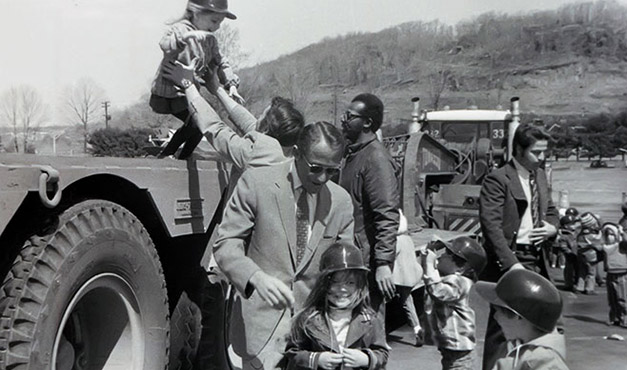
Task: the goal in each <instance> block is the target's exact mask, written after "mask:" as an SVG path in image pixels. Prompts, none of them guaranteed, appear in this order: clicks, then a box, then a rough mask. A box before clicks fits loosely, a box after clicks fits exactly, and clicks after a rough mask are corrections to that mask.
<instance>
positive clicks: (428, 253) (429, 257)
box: [420, 248, 438, 272]
mask: <svg viewBox="0 0 627 370" xmlns="http://www.w3.org/2000/svg"><path fill="white" fill-rule="evenodd" d="M420 254H421V255H422V259H421V262H422V270H423V271H425V272H426V271H427V269H428V268H432V269H434V270H435V269H436V268H437V267H438V255H437V254H435V252H434V251H432V250H431V249H428V248H425V249H423V250H421V251H420Z"/></svg>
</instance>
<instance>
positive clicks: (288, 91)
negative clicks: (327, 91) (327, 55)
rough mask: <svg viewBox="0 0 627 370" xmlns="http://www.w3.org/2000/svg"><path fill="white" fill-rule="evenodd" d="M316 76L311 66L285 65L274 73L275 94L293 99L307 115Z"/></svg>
mask: <svg viewBox="0 0 627 370" xmlns="http://www.w3.org/2000/svg"><path fill="white" fill-rule="evenodd" d="M315 74H316V73H315V70H314V69H313V68H312V67H310V66H303V65H298V64H297V63H296V62H294V63H291V64H289V65H284V66H282V67H281V68H280V69H276V70H275V71H274V75H273V76H274V81H275V83H276V91H275V93H276V94H277V95H280V96H283V97H286V98H288V99H291V100H292V101H293V102H294V104H296V106H299V107H302V109H303V110H304V111H305V112H304V113H305V114H306V113H307V110H308V107H309V99H310V97H311V92H312V88H311V86H313V85H314V82H315Z"/></svg>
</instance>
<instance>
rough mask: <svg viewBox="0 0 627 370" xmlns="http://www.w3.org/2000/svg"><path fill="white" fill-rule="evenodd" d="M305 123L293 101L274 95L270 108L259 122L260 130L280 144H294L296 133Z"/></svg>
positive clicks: (296, 137)
mask: <svg viewBox="0 0 627 370" xmlns="http://www.w3.org/2000/svg"><path fill="white" fill-rule="evenodd" d="M304 125H305V119H304V118H303V115H302V113H300V112H299V111H298V109H296V108H294V103H292V102H291V101H290V100H288V99H285V98H282V97H280V96H275V97H274V98H272V103H271V104H270V109H269V110H268V113H267V114H266V115H265V117H264V118H263V119H262V120H261V121H260V122H259V129H260V131H262V132H264V133H265V134H266V135H268V136H271V137H273V138H275V139H277V140H278V142H279V143H281V145H282V146H292V145H294V144H296V140H297V139H298V133H299V132H300V130H301V129H302V128H303V126H304Z"/></svg>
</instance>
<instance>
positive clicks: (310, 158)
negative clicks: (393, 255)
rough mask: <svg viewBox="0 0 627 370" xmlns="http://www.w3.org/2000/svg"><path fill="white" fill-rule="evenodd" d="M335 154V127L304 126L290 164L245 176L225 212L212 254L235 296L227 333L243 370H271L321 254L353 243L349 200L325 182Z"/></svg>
mask: <svg viewBox="0 0 627 370" xmlns="http://www.w3.org/2000/svg"><path fill="white" fill-rule="evenodd" d="M343 153H344V140H343V138H342V134H341V133H340V132H339V130H338V129H337V128H335V127H334V126H333V125H331V124H329V123H326V122H317V123H314V124H310V125H307V126H305V127H304V128H303V130H302V132H301V134H300V135H299V138H298V141H297V145H296V147H295V151H294V160H293V161H288V162H286V163H281V164H277V165H273V166H267V167H262V168H250V169H248V170H246V171H245V172H244V174H243V175H242V177H241V178H240V180H239V182H238V183H237V185H236V187H235V190H234V192H233V196H232V197H231V199H230V200H229V202H228V204H227V206H226V210H225V213H224V217H223V221H222V223H221V224H220V226H219V229H218V236H217V240H216V243H215V245H214V249H213V252H214V256H215V259H216V262H217V264H218V266H219V267H220V269H221V270H222V271H223V272H224V274H225V275H226V277H227V278H228V279H229V281H230V282H231V283H232V284H233V286H234V287H235V289H236V291H237V292H236V294H235V297H234V300H233V302H232V311H231V318H230V333H229V334H230V338H231V344H232V345H233V349H234V351H235V353H236V354H238V355H239V356H240V357H242V364H243V368H244V369H274V368H277V366H278V362H279V361H280V360H281V358H282V356H283V351H284V350H285V345H286V341H287V338H286V336H287V334H288V333H289V330H290V319H291V316H292V314H293V313H295V312H298V311H299V310H300V309H301V308H302V306H303V305H304V303H305V299H306V297H307V295H308V294H309V292H310V290H311V288H312V287H313V284H314V282H315V278H316V276H317V274H318V272H319V262H320V257H321V255H322V253H323V252H324V251H325V250H326V249H327V247H329V246H330V245H331V244H333V243H335V242H344V243H352V242H353V206H352V202H351V199H350V196H349V195H348V193H346V191H345V190H344V189H342V188H341V187H340V186H339V185H337V184H335V183H332V182H328V180H329V178H331V177H332V176H334V175H335V174H336V173H337V172H338V170H339V166H340V163H341V160H342V155H343Z"/></svg>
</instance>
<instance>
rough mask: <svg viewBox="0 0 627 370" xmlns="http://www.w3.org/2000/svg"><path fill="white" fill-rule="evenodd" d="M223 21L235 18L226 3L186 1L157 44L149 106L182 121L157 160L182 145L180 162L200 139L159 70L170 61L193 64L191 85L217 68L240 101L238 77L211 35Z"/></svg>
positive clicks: (182, 98) (182, 97)
mask: <svg viewBox="0 0 627 370" xmlns="http://www.w3.org/2000/svg"><path fill="white" fill-rule="evenodd" d="M224 18H229V19H236V17H235V15H234V14H233V13H231V12H230V11H229V10H228V4H227V0H188V2H187V7H186V9H185V13H184V14H183V16H182V17H181V18H180V19H179V20H178V21H175V22H174V23H172V24H170V26H169V27H168V29H167V31H166V33H165V35H164V36H163V37H162V39H161V41H160V42H159V46H160V48H161V50H162V51H163V59H162V61H161V64H160V66H159V70H158V71H157V74H156V76H155V79H154V80H153V83H152V88H151V95H150V107H151V108H152V109H153V111H154V112H155V113H160V114H171V115H173V116H175V117H176V118H178V119H179V120H181V121H182V122H183V126H181V127H180V128H179V129H178V130H177V131H176V133H175V134H174V136H172V138H171V139H170V142H169V143H168V144H167V145H166V147H165V148H163V150H162V151H161V153H160V154H159V157H160V158H163V157H167V156H169V155H173V154H174V153H175V152H176V150H177V149H178V148H179V146H181V145H182V144H183V143H184V144H185V145H184V146H183V149H182V150H181V152H180V154H179V159H186V158H187V157H189V156H190V155H191V154H192V152H193V151H194V149H195V148H196V146H197V145H198V143H199V142H200V140H202V137H203V135H202V133H201V132H200V130H199V129H198V128H197V127H196V125H195V124H194V123H193V122H190V121H192V117H191V114H190V112H189V109H188V105H187V101H186V98H185V93H184V92H183V91H181V90H180V89H179V88H177V87H176V86H175V85H174V83H173V82H171V81H169V80H167V79H166V78H165V77H164V75H163V71H162V67H163V66H164V65H166V64H168V63H170V62H173V61H179V62H182V63H184V64H186V65H189V64H191V63H192V62H193V63H194V65H195V74H196V78H194V81H190V83H195V81H201V80H202V79H207V78H208V77H209V76H210V75H208V74H209V73H212V70H214V69H216V68H217V69H216V73H217V74H218V77H219V80H220V82H221V83H222V84H223V85H224V86H225V88H226V89H227V90H228V91H229V92H230V94H231V96H233V97H234V98H235V99H236V100H239V101H243V100H242V99H241V97H240V96H239V94H238V93H237V87H238V86H239V77H238V76H237V75H236V74H235V73H233V70H232V68H231V66H230V65H229V63H228V61H227V60H226V58H224V57H223V56H222V54H221V53H220V50H219V48H218V42H217V40H216V38H215V36H214V35H213V33H214V32H216V31H217V30H218V29H219V28H220V25H221V23H222V21H223V20H224Z"/></svg>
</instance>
